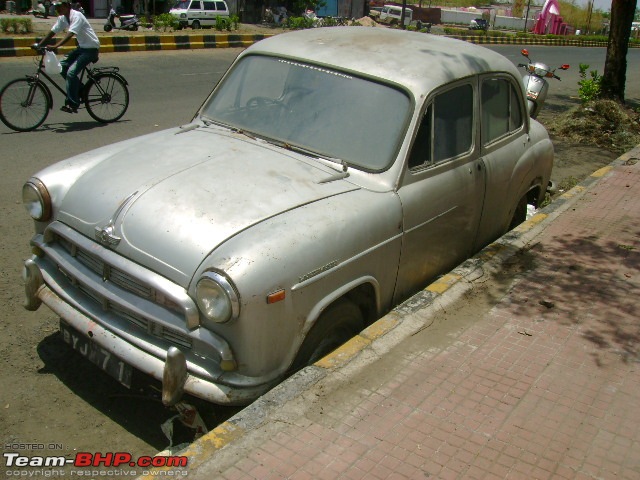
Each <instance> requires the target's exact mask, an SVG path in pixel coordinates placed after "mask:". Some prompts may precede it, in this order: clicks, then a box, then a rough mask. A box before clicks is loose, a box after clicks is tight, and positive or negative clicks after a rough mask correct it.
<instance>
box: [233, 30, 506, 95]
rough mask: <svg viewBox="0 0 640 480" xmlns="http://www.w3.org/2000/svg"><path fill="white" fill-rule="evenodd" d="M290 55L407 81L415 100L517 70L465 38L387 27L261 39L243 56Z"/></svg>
mask: <svg viewBox="0 0 640 480" xmlns="http://www.w3.org/2000/svg"><path fill="white" fill-rule="evenodd" d="M253 53H262V54H269V55H277V56H284V57H288V58H295V59H298V60H301V61H307V62H311V63H316V64H321V65H324V66H329V67H334V68H337V69H341V70H346V71H351V72H354V73H361V74H364V75H367V76H373V77H377V78H380V79H384V80H388V81H391V82H394V83H397V84H399V85H403V86H405V87H406V88H408V89H409V90H410V91H411V92H413V94H414V96H415V98H419V97H420V96H421V95H426V94H428V93H429V92H430V91H431V90H433V89H434V88H436V87H438V86H440V85H442V84H446V83H449V82H451V81H454V80H456V79H459V78H464V77H468V76H470V75H475V74H479V73H484V72H489V71H498V72H508V73H510V74H512V75H513V77H514V78H516V79H518V78H519V73H518V70H517V68H516V67H515V66H514V65H513V63H512V62H511V61H510V60H509V59H507V58H506V57H504V56H503V55H501V54H499V53H497V52H494V51H492V50H489V49H487V48H484V47H481V46H478V45H474V44H471V43H468V42H465V41H462V40H456V39H452V38H447V37H443V36H439V35H431V34H427V33H420V32H410V31H406V30H400V29H391V28H381V27H325V28H313V29H308V30H298V31H294V32H289V33H283V34H280V35H275V36H273V37H270V38H267V39H264V40H261V41H259V42H257V43H255V44H254V45H252V46H251V47H249V48H248V49H247V50H245V51H244V52H243V53H242V54H241V56H244V55H249V54H253Z"/></svg>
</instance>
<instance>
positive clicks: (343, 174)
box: [318, 160, 349, 183]
mask: <svg viewBox="0 0 640 480" xmlns="http://www.w3.org/2000/svg"><path fill="white" fill-rule="evenodd" d="M340 163H342V171H341V172H338V173H334V174H333V175H331V176H329V177H327V178H324V179H322V180H320V181H319V182H318V183H329V182H333V181H335V180H342V179H343V178H347V177H348V176H349V172H347V169H348V168H349V164H348V163H347V162H346V161H345V160H342V162H340Z"/></svg>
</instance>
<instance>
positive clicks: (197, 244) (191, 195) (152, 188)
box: [57, 129, 358, 285]
mask: <svg viewBox="0 0 640 480" xmlns="http://www.w3.org/2000/svg"><path fill="white" fill-rule="evenodd" d="M332 173H335V171H334V170H333V169H331V168H329V167H327V166H326V165H322V164H320V163H319V162H315V161H314V160H312V159H309V158H307V157H303V156H301V155H298V154H295V153H292V152H288V151H286V150H284V149H279V148H277V147H273V146H270V145H267V144H261V143H259V142H258V141H256V140H251V139H246V138H245V137H240V136H239V135H235V134H229V133H220V132H216V131H213V130H207V129H198V130H195V131H191V132H188V133H184V134H181V135H175V134H174V133H173V132H171V131H167V133H166V134H164V135H160V136H153V137H147V139H146V141H145V142H142V143H127V146H126V147H125V148H124V149H123V150H117V151H115V152H114V153H113V155H112V156H110V157H107V158H106V159H105V160H103V161H101V162H100V163H98V164H97V165H96V166H94V167H93V168H91V169H89V170H88V171H86V172H85V173H84V174H83V175H82V176H81V177H79V178H78V179H77V181H76V182H75V183H74V184H73V185H72V186H71V187H70V189H69V190H68V192H67V193H66V195H65V197H64V199H63V200H62V202H61V205H60V209H59V212H58V214H57V220H59V221H61V222H63V223H65V224H67V225H69V226H71V227H72V228H74V229H76V230H77V231H79V232H80V233H82V234H84V235H86V236H88V237H91V238H95V239H97V240H99V241H100V240H101V241H102V243H104V245H105V246H107V247H108V248H112V249H114V250H115V251H117V252H118V253H120V254H122V255H124V256H126V257H128V258H130V259H132V260H134V261H136V262H138V263H140V264H143V265H145V266H147V267H148V268H150V269H152V270H154V271H157V272H158V273H161V274H163V275H165V276H167V277H168V278H171V279H172V280H174V281H176V282H177V283H179V284H182V285H187V284H188V282H189V280H190V279H191V276H192V275H193V272H194V271H195V270H196V268H197V267H198V265H199V264H200V263H201V262H202V261H203V259H204V258H205V257H206V256H207V255H208V254H209V253H210V252H211V251H212V250H213V249H215V248H216V246H218V245H220V244H221V243H223V242H225V241H226V240H228V239H229V238H231V237H233V236H234V235H236V234H237V233H239V232H241V231H243V230H245V229H247V228H249V227H251V225H254V224H257V223H259V222H262V221H264V220H265V219H268V218H270V217H273V216H275V215H279V214H281V213H283V212H286V211H288V210H291V209H294V208H296V207H299V206H301V205H305V204H308V203H311V202H316V201H319V200H321V199H323V198H325V197H328V196H333V195H337V194H341V193H344V192H347V191H349V190H355V189H357V188H358V187H356V186H354V185H353V184H351V183H348V182H347V181H343V180H342V181H333V182H327V183H320V180H323V179H326V178H327V177H328V176H330V175H331V174H332ZM109 227H111V229H109ZM100 232H102V236H101V235H100ZM105 232H107V233H109V234H110V236H111V237H113V238H116V239H119V240H117V241H115V240H114V241H109V239H105V238H104V233H105ZM101 237H102V238H101ZM116 243H117V244H116Z"/></svg>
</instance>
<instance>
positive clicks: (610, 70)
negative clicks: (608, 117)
mask: <svg viewBox="0 0 640 480" xmlns="http://www.w3.org/2000/svg"><path fill="white" fill-rule="evenodd" d="M635 10H636V0H612V2H611V27H610V31H609V42H608V44H607V58H606V61H605V64H604V74H603V76H602V96H603V97H605V98H611V99H613V100H618V101H620V102H623V103H624V88H625V83H626V77H627V51H628V50H629V37H630V36H631V24H632V23H633V16H634V14H635Z"/></svg>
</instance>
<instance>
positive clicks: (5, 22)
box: [0, 18, 33, 33]
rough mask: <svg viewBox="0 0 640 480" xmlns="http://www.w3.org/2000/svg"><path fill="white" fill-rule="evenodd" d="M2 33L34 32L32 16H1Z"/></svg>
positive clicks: (0, 28) (0, 29) (0, 26)
mask: <svg viewBox="0 0 640 480" xmlns="http://www.w3.org/2000/svg"><path fill="white" fill-rule="evenodd" d="M0 32H2V33H32V32H33V23H32V22H31V19H30V18H0Z"/></svg>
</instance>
